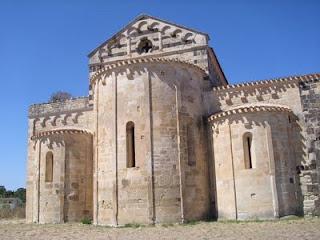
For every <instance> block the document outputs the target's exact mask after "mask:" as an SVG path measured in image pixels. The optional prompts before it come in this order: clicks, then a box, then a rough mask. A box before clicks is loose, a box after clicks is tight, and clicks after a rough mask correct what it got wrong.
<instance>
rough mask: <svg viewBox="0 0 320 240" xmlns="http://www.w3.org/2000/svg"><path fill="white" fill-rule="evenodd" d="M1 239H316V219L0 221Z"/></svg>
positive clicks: (319, 235) (319, 226)
mask: <svg viewBox="0 0 320 240" xmlns="http://www.w3.org/2000/svg"><path fill="white" fill-rule="evenodd" d="M0 239H1V240H20V239H23V240H25V239H27V240H29V239H30V240H38V239H44V240H53V239H54V240H61V239H77V240H82V239H83V240H100V239H101V240H105V239H134V240H137V239H157V240H159V239H170V240H171V239H268V240H270V239H271V240H276V239H279V240H282V239H290V240H295V239H297V240H298V239H299V240H301V239H317V240H319V239H320V219H309V220H304V219H301V220H282V221H272V222H242V223H231V222H226V223H221V222H199V223H197V224H194V225H191V224H189V225H174V226H163V225H159V226H147V227H138V228H132V227H127V228H108V227H99V226H93V225H82V224H57V225H53V224H48V225H37V224H25V223H24V222H23V221H21V220H18V221H13V220H10V221H9V220H8V221H4V220H0Z"/></svg>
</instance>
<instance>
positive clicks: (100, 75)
mask: <svg viewBox="0 0 320 240" xmlns="http://www.w3.org/2000/svg"><path fill="white" fill-rule="evenodd" d="M148 63H164V64H170V65H171V64H177V65H182V66H184V67H186V68H193V69H196V70H197V71H199V72H201V73H202V74H203V75H204V76H207V73H206V71H205V70H204V69H203V68H201V67H199V66H197V65H195V64H193V63H190V62H187V61H182V60H180V59H178V58H174V59H170V58H152V57H150V58H147V57H143V58H134V59H127V60H121V61H117V62H115V63H112V64H108V65H105V66H104V67H102V68H101V69H100V70H98V71H97V72H96V73H95V74H93V75H92V77H91V79H90V83H91V84H95V82H96V81H101V80H103V79H104V78H105V77H106V76H107V75H108V74H110V73H111V72H112V71H115V70H116V69H118V68H120V67H123V66H130V65H136V64H148Z"/></svg>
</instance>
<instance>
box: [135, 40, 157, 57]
mask: <svg viewBox="0 0 320 240" xmlns="http://www.w3.org/2000/svg"><path fill="white" fill-rule="evenodd" d="M152 47H153V46H152V42H151V41H150V40H149V39H147V38H143V39H141V41H140V43H139V45H138V49H137V52H138V53H139V54H142V53H148V52H151V50H152Z"/></svg>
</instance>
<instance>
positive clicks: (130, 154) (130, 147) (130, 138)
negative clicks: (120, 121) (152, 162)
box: [126, 122, 136, 168]
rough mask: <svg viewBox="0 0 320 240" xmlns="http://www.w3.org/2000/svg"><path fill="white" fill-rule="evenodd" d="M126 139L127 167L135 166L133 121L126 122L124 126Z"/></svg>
mask: <svg viewBox="0 0 320 240" xmlns="http://www.w3.org/2000/svg"><path fill="white" fill-rule="evenodd" d="M126 132H127V134H126V135H127V136H126V138H127V139H126V141H127V167H128V168H132V167H135V166H136V156H135V137H134V135H135V132H134V123H133V122H128V123H127V126H126Z"/></svg>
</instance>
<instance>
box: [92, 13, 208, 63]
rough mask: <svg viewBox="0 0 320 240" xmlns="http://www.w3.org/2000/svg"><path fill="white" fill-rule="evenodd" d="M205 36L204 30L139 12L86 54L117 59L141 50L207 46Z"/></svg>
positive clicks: (98, 58)
mask: <svg viewBox="0 0 320 240" xmlns="http://www.w3.org/2000/svg"><path fill="white" fill-rule="evenodd" d="M208 39H209V37H208V35H207V34H205V33H202V32H199V31H196V30H193V29H190V28H187V27H183V26H180V25H177V24H173V23H169V22H167V21H164V20H161V19H158V18H155V17H151V16H148V15H141V16H139V17H137V18H136V19H134V20H133V21H132V22H131V23H129V24H128V25H127V26H126V27H124V28H123V29H122V30H120V31H119V32H118V33H117V34H115V35H113V36H112V37H111V38H110V39H108V40H107V41H105V42H104V43H102V44H101V45H100V46H99V47H97V48H96V49H95V50H93V51H92V52H91V53H90V54H89V57H90V58H93V59H90V62H91V63H94V62H97V61H101V60H104V61H105V60H106V59H110V60H111V58H112V60H117V59H119V58H123V57H124V56H127V55H130V57H132V56H134V55H139V54H141V51H142V53H144V52H145V53H151V52H153V53H156V52H158V51H161V52H167V51H171V50H177V49H181V48H184V49H185V48H188V47H191V46H193V47H194V46H200V45H207V43H208ZM143 41H145V42H143ZM144 47H145V48H144ZM141 49H142V50H141ZM91 60H93V61H91Z"/></svg>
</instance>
